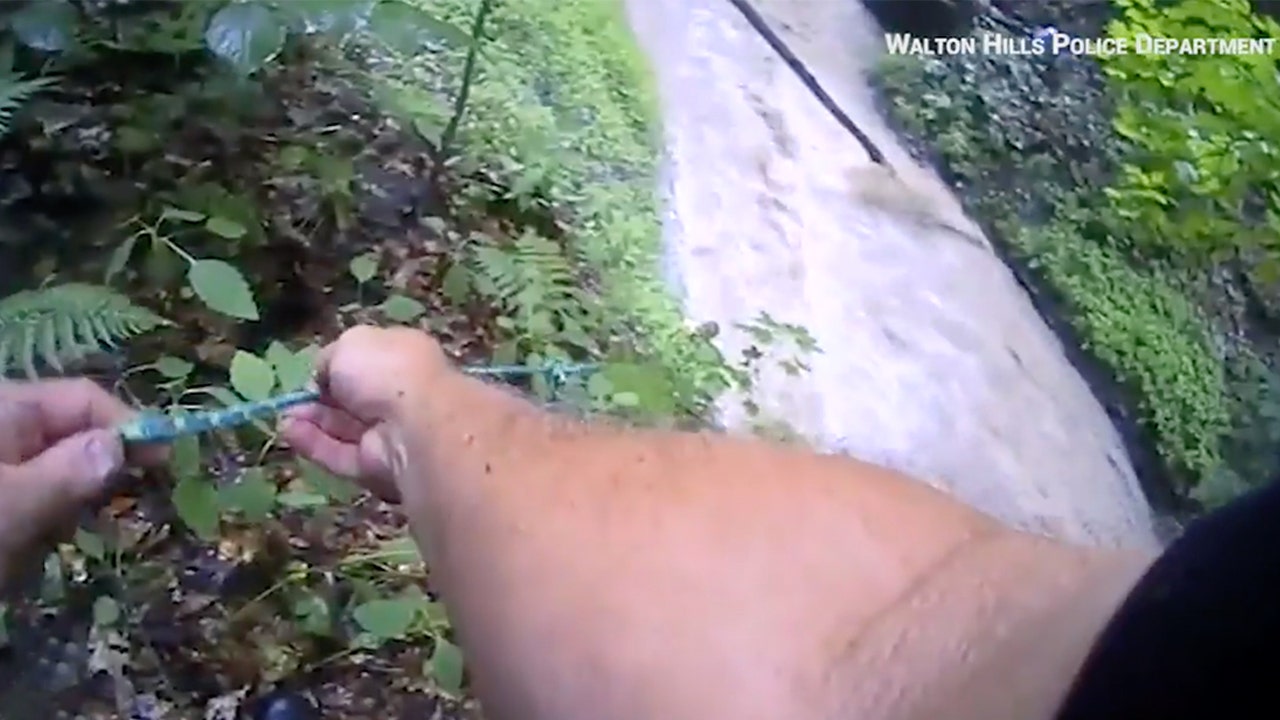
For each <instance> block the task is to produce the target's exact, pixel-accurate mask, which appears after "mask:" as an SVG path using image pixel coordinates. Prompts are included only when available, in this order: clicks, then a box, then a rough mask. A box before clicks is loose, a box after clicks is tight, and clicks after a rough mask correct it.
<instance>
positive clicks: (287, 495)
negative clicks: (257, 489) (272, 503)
mask: <svg viewBox="0 0 1280 720" xmlns="http://www.w3.org/2000/svg"><path fill="white" fill-rule="evenodd" d="M276 502H278V503H280V504H281V505H283V506H285V507H287V508H291V509H293V510H310V509H312V508H318V507H325V506H327V505H328V504H329V499H328V498H326V497H325V496H323V495H317V494H315V493H309V492H303V491H301V490H286V491H285V492H282V493H280V494H279V495H277V496H276Z"/></svg>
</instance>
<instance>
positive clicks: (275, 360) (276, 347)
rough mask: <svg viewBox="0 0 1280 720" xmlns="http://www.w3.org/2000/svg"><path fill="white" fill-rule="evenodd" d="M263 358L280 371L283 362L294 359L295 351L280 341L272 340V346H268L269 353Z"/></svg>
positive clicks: (265, 353) (264, 354)
mask: <svg viewBox="0 0 1280 720" xmlns="http://www.w3.org/2000/svg"><path fill="white" fill-rule="evenodd" d="M262 356H263V357H264V358H266V360H267V362H269V363H271V367H273V368H275V369H276V370H279V369H280V364H281V363H282V362H287V361H288V359H289V358H291V357H293V351H292V350H290V349H289V347H288V346H287V345H285V344H284V343H282V342H280V341H279V340H272V341H271V344H270V345H268V346H267V351H266V352H264V353H263V354H262Z"/></svg>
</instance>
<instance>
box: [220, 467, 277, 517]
mask: <svg viewBox="0 0 1280 720" xmlns="http://www.w3.org/2000/svg"><path fill="white" fill-rule="evenodd" d="M276 494H277V491H276V485H275V483H273V482H271V479H270V478H268V477H267V473H266V471H265V470H263V469H262V468H260V467H253V468H248V469H246V470H245V471H244V472H243V473H241V475H240V478H239V479H237V480H236V481H234V482H231V483H227V484H225V485H223V486H221V487H219V488H218V505H219V506H220V507H221V508H222V509H223V510H230V511H232V512H238V513H240V515H241V516H243V517H244V519H245V520H248V521H249V522H262V521H263V520H266V519H267V518H268V517H271V511H272V510H274V509H275V506H276Z"/></svg>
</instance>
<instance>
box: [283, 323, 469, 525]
mask: <svg viewBox="0 0 1280 720" xmlns="http://www.w3.org/2000/svg"><path fill="white" fill-rule="evenodd" d="M448 367H449V363H448V360H447V359H446V358H445V355H444V353H443V351H441V349H440V346H439V344H437V343H436V341H435V340H434V339H433V338H432V337H431V336H430V335H428V334H426V333H424V332H421V331H418V330H411V329H408V328H394V329H386V328H376V327H372V326H367V325H364V326H358V327H354V328H351V329H350V330H347V331H346V332H344V333H343V334H342V336H341V337H339V338H338V339H337V340H336V341H334V342H333V343H332V344H330V345H328V346H326V347H325V348H324V350H322V351H321V352H320V355H319V357H318V358H317V360H316V380H317V382H318V383H319V385H320V391H321V398H320V401H319V402H316V403H312V404H309V405H304V406H301V407H297V408H293V409H291V410H290V411H288V412H286V413H285V416H284V418H283V422H282V424H281V428H280V432H281V435H282V436H283V438H284V439H285V440H286V441H288V443H289V444H290V445H292V446H293V448H294V449H295V450H297V451H298V453H299V454H300V455H302V456H303V457H305V458H307V459H308V460H311V461H312V462H315V463H317V464H319V465H321V466H323V467H324V468H326V469H327V470H329V471H330V472H332V473H335V474H337V475H342V476H344V477H348V478H352V479H354V480H356V481H357V482H359V483H360V484H362V485H363V486H364V487H365V488H367V489H368V490H369V491H370V492H372V493H374V494H375V495H378V496H379V497H381V498H382V499H384V500H388V501H390V502H399V501H400V493H399V490H398V489H397V488H396V484H395V478H396V476H397V473H398V471H399V467H400V464H401V462H400V460H399V458H400V457H402V456H403V449H404V443H403V441H402V440H401V427H400V423H399V421H400V420H401V419H402V413H401V411H402V410H403V409H404V408H406V407H410V408H411V407H413V406H414V405H415V404H417V403H420V402H421V400H422V397H423V394H424V391H425V389H426V388H427V387H429V386H430V385H431V382H432V378H434V377H436V376H438V374H439V373H441V372H443V371H446V370H447V369H448Z"/></svg>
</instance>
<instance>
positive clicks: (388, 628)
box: [351, 597, 422, 640]
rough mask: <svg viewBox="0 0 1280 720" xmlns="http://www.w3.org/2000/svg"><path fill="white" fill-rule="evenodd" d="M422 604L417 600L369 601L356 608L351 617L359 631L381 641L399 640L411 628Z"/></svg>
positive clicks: (401, 598) (402, 598) (405, 598)
mask: <svg viewBox="0 0 1280 720" xmlns="http://www.w3.org/2000/svg"><path fill="white" fill-rule="evenodd" d="M421 610H422V603H421V601H420V600H418V599H414V598H407V597H399V598H392V599H387V600H370V601H369V602H367V603H364V604H363V605H359V606H357V607H356V609H355V610H354V611H352V613H351V616H352V617H353V618H354V619H355V621H356V623H357V624H358V625H359V626H360V629H362V630H364V631H365V632H367V633H369V634H370V635H373V636H374V637H377V638H379V639H381V640H399V639H401V638H403V637H404V636H405V635H406V634H407V633H408V632H409V628H411V627H413V621H414V620H416V619H417V618H418V613H419V611H421Z"/></svg>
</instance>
